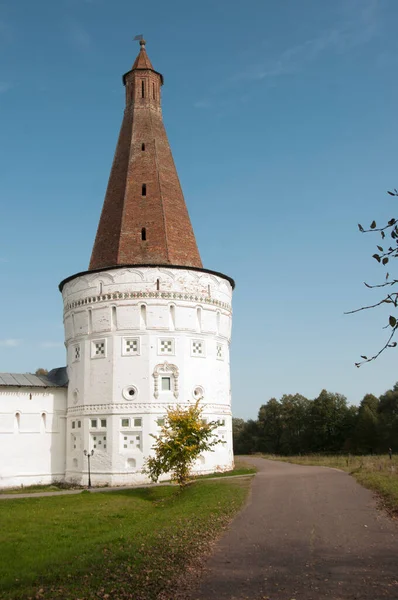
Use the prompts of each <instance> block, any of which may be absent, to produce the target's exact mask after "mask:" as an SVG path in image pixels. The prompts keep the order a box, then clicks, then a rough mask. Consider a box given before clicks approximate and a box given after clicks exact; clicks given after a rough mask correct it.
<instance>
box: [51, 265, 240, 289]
mask: <svg viewBox="0 0 398 600" xmlns="http://www.w3.org/2000/svg"><path fill="white" fill-rule="evenodd" d="M140 267H141V268H142V267H144V268H147V269H148V268H155V269H156V268H158V267H161V268H162V269H186V270H188V271H202V272H203V273H210V275H217V277H222V278H223V279H226V280H227V281H229V283H230V284H231V286H232V289H235V281H234V280H233V279H232V277H229V276H228V275H224V273H220V272H219V271H212V270H210V269H203V267H190V266H188V265H165V264H152V265H148V264H146V265H141V264H138V265H137V264H133V265H112V266H109V267H101V268H100V269H90V270H89V271H81V272H80V273H75V274H74V275H70V276H69V277H66V279H63V280H62V281H61V283H60V284H59V286H58V289H59V291H60V292H62V290H63V287H64V285H65V283H68V282H69V281H72V279H76V277H82V276H83V275H88V274H89V273H101V271H112V270H114V269H126V268H127V269H128V268H130V269H137V268H140Z"/></svg>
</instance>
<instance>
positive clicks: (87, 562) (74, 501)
mask: <svg viewBox="0 0 398 600" xmlns="http://www.w3.org/2000/svg"><path fill="white" fill-rule="evenodd" d="M249 486H250V478H241V479H240V478H236V479H229V480H220V481H206V480H200V481H197V482H195V483H194V484H192V485H190V486H188V488H187V489H185V490H184V492H182V493H179V491H178V488H176V487H175V486H161V487H151V488H141V489H134V490H123V491H114V492H104V493H101V492H99V493H95V494H91V493H90V492H82V493H81V494H78V495H68V496H55V497H45V498H38V497H36V498H35V497H32V498H19V499H18V498H15V500H14V499H13V500H3V501H2V502H1V503H0V531H1V540H2V544H1V545H0V598H2V599H7V600H11V599H18V600H25V599H28V598H32V599H34V600H36V599H40V600H41V599H48V600H50V599H51V600H52V599H53V598H62V600H88V599H90V600H91V599H94V598H95V599H98V598H103V599H109V600H124V599H126V600H127V599H130V600H143V599H145V600H147V599H152V598H156V597H157V595H158V594H159V593H160V592H163V593H165V595H164V596H163V597H164V598H170V599H172V598H173V589H175V585H176V582H177V579H178V577H179V576H180V575H181V574H182V573H183V572H184V571H185V570H186V568H187V567H188V566H189V565H191V564H194V561H195V558H197V557H198V556H199V555H201V554H203V553H204V552H205V551H206V549H207V548H208V544H209V542H210V541H211V540H212V539H214V538H215V537H216V536H217V535H218V534H219V532H220V531H221V530H222V528H223V527H224V526H225V525H226V524H227V523H228V522H229V521H230V519H231V518H232V517H233V515H234V514H235V513H236V512H237V511H238V510H239V509H240V508H241V506H242V505H243V503H244V501H245V498H246V496H247V492H248V490H249Z"/></svg>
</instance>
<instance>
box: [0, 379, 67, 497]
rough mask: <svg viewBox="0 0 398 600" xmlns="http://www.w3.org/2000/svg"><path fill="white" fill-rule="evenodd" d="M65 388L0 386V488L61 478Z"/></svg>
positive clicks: (63, 463) (64, 424)
mask: <svg viewBox="0 0 398 600" xmlns="http://www.w3.org/2000/svg"><path fill="white" fill-rule="evenodd" d="M66 401H67V390H66V389H65V388H38V387H11V386H10V387H8V386H7V387H0V456H1V457H2V458H1V462H0V488H10V487H18V486H21V485H25V486H26V485H35V484H47V483H52V482H54V481H62V480H64V477H65V429H66Z"/></svg>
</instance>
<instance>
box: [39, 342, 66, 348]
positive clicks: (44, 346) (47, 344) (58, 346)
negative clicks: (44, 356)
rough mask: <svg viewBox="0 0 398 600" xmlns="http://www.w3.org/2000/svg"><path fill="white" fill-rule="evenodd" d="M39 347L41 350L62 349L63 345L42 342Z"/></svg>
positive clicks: (60, 343)
mask: <svg viewBox="0 0 398 600" xmlns="http://www.w3.org/2000/svg"><path fill="white" fill-rule="evenodd" d="M39 347H40V348H62V347H63V343H62V342H40V344H39Z"/></svg>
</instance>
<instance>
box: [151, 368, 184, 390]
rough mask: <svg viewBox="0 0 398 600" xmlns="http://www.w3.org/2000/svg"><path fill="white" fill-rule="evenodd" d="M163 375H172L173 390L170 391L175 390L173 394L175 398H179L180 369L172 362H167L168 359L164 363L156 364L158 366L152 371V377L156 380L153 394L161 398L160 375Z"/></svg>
mask: <svg viewBox="0 0 398 600" xmlns="http://www.w3.org/2000/svg"><path fill="white" fill-rule="evenodd" d="M161 375H166V376H170V377H171V388H172V389H171V390H170V392H173V396H174V398H176V399H177V398H178V396H179V386H178V377H179V371H178V367H177V366H176V365H173V364H170V363H168V362H167V360H166V361H165V362H164V363H161V364H159V365H156V367H155V368H154V370H153V373H152V377H153V380H154V391H153V395H154V397H155V398H156V399H157V398H159V377H160V376H161ZM170 392H166V391H165V392H163V393H165V394H167V393H170Z"/></svg>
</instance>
